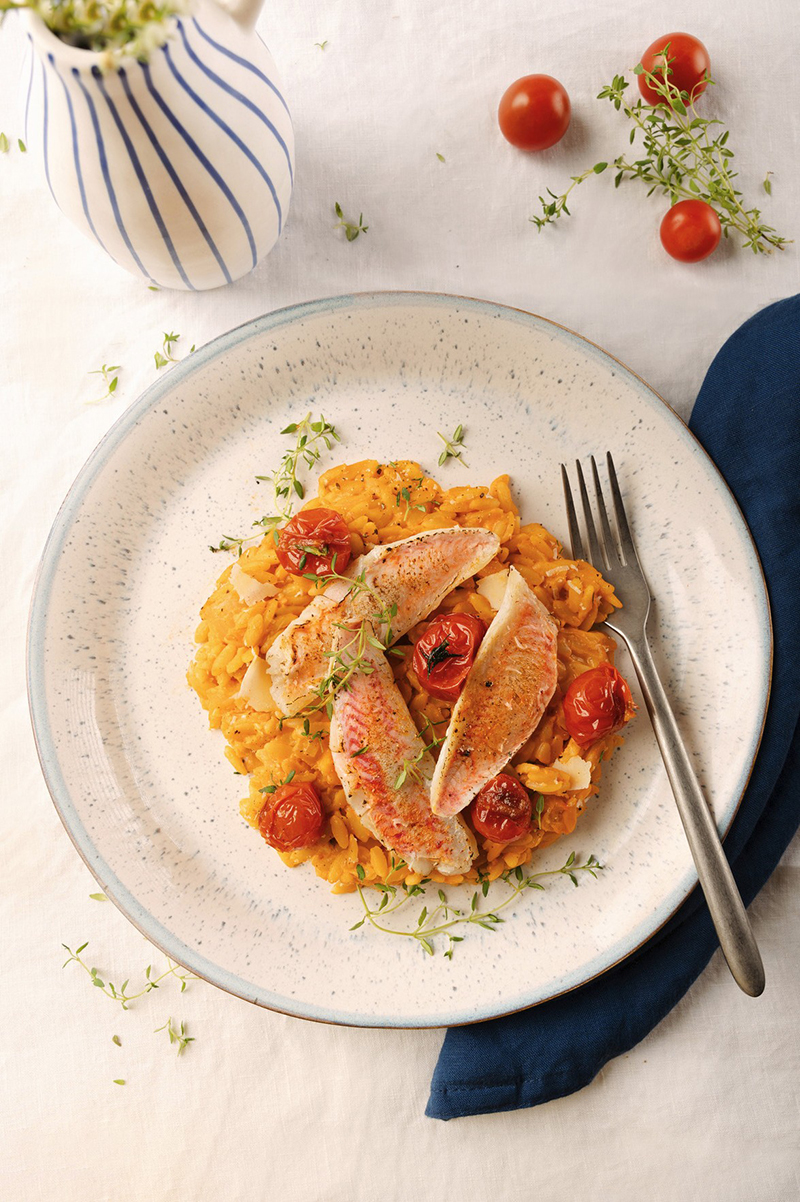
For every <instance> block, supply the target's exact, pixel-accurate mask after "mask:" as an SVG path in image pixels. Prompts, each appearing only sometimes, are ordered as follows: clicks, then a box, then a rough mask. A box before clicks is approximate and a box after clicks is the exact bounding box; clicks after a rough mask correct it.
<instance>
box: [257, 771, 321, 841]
mask: <svg viewBox="0 0 800 1202" xmlns="http://www.w3.org/2000/svg"><path fill="white" fill-rule="evenodd" d="M324 821H325V815H324V813H323V809H322V802H321V801H320V799H319V794H318V793H317V790H316V789H315V788H314V786H313V785H310V784H297V785H294V784H289V783H286V784H283V785H278V786H277V788H276V789H275V792H274V793H269V794H268V795H267V800H266V801H265V802H264V805H263V806H262V808H261V812H260V814H259V815H258V829H259V831H260V832H261V834H262V835H263V836H264V838H265V839H266V841H267V843H269V845H270V847H274V848H276V850H277V851H294V850H295V849H296V848H298V847H311V846H312V845H313V844H314V843H316V841H317V839H318V838H319V836H320V833H321V831H322V826H323V823H324Z"/></svg>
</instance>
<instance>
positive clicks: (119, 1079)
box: [114, 1077, 125, 1085]
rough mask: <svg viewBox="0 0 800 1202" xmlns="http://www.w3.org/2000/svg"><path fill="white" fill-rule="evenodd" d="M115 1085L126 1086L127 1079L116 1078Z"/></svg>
mask: <svg viewBox="0 0 800 1202" xmlns="http://www.w3.org/2000/svg"><path fill="white" fill-rule="evenodd" d="M114 1084H115V1085H124V1084H125V1078H124V1077H115V1078H114Z"/></svg>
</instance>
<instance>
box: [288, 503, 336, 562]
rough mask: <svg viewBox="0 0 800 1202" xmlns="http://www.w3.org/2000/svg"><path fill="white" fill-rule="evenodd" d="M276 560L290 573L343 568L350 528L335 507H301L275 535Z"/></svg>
mask: <svg viewBox="0 0 800 1202" xmlns="http://www.w3.org/2000/svg"><path fill="white" fill-rule="evenodd" d="M278 560H279V562H280V563H281V564H282V565H283V567H284V568H286V571H287V572H291V573H292V574H293V575H294V576H302V575H303V574H304V573H312V574H313V575H315V576H324V575H325V574H326V573H328V572H330V571H332V570H334V569H335V570H336V571H337V572H343V571H344V569H345V568H346V567H347V565H348V563H349V562H350V531H349V530H348V529H347V522H346V521H345V520H344V518H343V517H342V515H341V514H339V513H337V512H336V510H335V509H322V508H320V509H303V510H301V512H300V513H297V514H295V516H294V517H293V518H292V519H291V520H290V521H289V522H287V523H286V525H285V526H284V528H283V530H281V532H280V534H279V535H278Z"/></svg>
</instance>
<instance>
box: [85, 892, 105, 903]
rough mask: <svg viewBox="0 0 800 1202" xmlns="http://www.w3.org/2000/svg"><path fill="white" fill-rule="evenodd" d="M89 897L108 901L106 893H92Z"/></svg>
mask: <svg viewBox="0 0 800 1202" xmlns="http://www.w3.org/2000/svg"><path fill="white" fill-rule="evenodd" d="M89 897H90V898H91V899H92V901H108V898H107V897H106V895H105V893H90V894H89Z"/></svg>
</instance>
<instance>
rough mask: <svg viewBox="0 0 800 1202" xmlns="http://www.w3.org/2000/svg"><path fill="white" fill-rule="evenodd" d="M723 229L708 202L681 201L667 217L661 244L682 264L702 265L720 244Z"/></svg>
mask: <svg viewBox="0 0 800 1202" xmlns="http://www.w3.org/2000/svg"><path fill="white" fill-rule="evenodd" d="M721 233H722V226H721V225H720V222H719V217H718V216H717V214H716V213H715V211H714V209H712V207H711V205H709V204H706V202H705V201H704V200H679V201H678V203H677V204H675V205H673V206H672V208H671V209H668V210H667V212H666V213H665V214H664V219H663V221H662V222H661V229H660V235H661V244H662V246H663V247H664V250H665V251H666V252H667V254H668V255H672V257H673V259H678V260H679V261H680V262H681V263H699V262H700V260H701V259H707V258H708V256H709V255H711V254H713V253H714V251H715V250H716V249H717V246H718V245H719V239H720V235H721Z"/></svg>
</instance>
